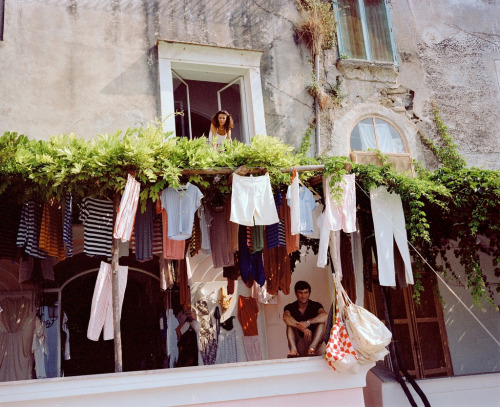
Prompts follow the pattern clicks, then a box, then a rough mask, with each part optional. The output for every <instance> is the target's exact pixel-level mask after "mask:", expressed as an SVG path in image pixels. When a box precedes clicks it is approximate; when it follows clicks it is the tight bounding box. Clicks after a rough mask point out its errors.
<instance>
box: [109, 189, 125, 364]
mask: <svg viewBox="0 0 500 407" xmlns="http://www.w3.org/2000/svg"><path fill="white" fill-rule="evenodd" d="M119 207H120V194H118V193H115V195H114V196H113V218H115V220H116V214H117V213H118V208H119ZM114 224H115V222H113V225H114ZM118 243H119V242H118V239H116V238H115V237H114V236H113V244H112V246H111V254H112V257H111V287H112V289H111V293H112V294H111V295H112V299H113V334H114V349H115V372H123V361H122V333H121V328H120V294H119V285H118V284H119V276H118V267H119V260H120V248H119V246H118Z"/></svg>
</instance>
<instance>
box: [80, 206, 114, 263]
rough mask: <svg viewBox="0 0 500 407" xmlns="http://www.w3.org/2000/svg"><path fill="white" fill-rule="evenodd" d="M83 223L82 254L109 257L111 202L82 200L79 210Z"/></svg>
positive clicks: (111, 225) (111, 219)
mask: <svg viewBox="0 0 500 407" xmlns="http://www.w3.org/2000/svg"><path fill="white" fill-rule="evenodd" d="M79 219H80V221H82V222H83V226H84V229H83V240H84V245H83V252H84V253H85V254H87V255H89V256H108V257H111V245H112V241H113V202H111V201H104V200H101V199H96V198H84V199H83V202H82V207H81V210H80V217H79Z"/></svg>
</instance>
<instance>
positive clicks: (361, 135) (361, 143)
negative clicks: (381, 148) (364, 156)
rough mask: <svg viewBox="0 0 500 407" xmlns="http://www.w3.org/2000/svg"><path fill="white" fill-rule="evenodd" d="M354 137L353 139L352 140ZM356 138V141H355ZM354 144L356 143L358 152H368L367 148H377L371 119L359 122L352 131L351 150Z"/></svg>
mask: <svg viewBox="0 0 500 407" xmlns="http://www.w3.org/2000/svg"><path fill="white" fill-rule="evenodd" d="M353 136H354V139H353ZM356 138H357V139H356ZM353 142H354V144H356V143H357V145H358V147H359V148H358V150H360V151H368V149H369V148H375V149H376V148H377V143H376V141H375V133H374V131H373V121H372V119H364V120H361V121H360V122H359V123H358V124H357V125H356V126H355V127H354V129H353V131H352V133H351V149H352V150H354V148H353Z"/></svg>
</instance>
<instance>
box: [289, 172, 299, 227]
mask: <svg viewBox="0 0 500 407" xmlns="http://www.w3.org/2000/svg"><path fill="white" fill-rule="evenodd" d="M286 200H287V203H288V206H289V207H290V217H291V219H290V221H291V222H290V232H291V234H292V235H296V234H298V233H300V203H299V177H298V175H297V171H295V170H294V172H293V177H292V183H291V185H290V186H289V187H288V189H287V191H286Z"/></svg>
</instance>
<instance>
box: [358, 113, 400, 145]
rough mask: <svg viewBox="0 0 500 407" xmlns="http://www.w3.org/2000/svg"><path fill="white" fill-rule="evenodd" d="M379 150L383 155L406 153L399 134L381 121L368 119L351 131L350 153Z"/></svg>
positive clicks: (376, 118) (372, 118)
mask: <svg viewBox="0 0 500 407" xmlns="http://www.w3.org/2000/svg"><path fill="white" fill-rule="evenodd" d="M369 149H375V150H380V151H382V152H383V153H408V152H409V151H408V149H407V147H406V144H405V142H404V140H403V137H402V136H401V135H400V134H399V132H398V131H397V130H396V129H395V128H394V126H392V125H391V124H389V123H388V122H386V121H385V120H383V119H380V118H378V117H374V116H372V117H368V118H366V119H363V120H361V121H360V122H358V123H357V124H356V126H354V128H353V129H352V131H351V151H368V150H369Z"/></svg>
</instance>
